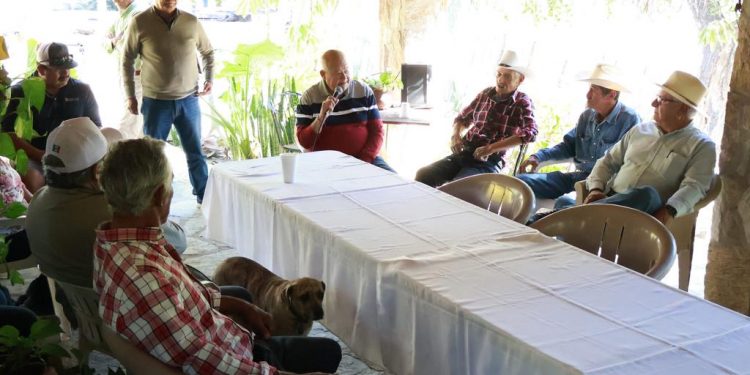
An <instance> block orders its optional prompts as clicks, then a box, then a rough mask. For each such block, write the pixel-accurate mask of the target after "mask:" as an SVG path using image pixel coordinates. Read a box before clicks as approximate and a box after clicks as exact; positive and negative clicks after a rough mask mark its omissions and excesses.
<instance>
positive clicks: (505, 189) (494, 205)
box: [438, 173, 534, 224]
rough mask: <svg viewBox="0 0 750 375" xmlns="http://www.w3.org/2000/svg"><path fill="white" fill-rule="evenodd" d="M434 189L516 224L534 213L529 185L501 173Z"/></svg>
mask: <svg viewBox="0 0 750 375" xmlns="http://www.w3.org/2000/svg"><path fill="white" fill-rule="evenodd" d="M438 190H440V191H442V192H444V193H448V194H450V195H452V196H454V197H456V198H459V199H462V200H464V201H466V202H468V203H471V204H473V205H475V206H478V207H480V208H484V209H486V210H488V211H490V212H492V213H496V214H498V215H500V216H502V217H505V218H508V219H511V220H513V221H517V222H519V223H524V224H525V223H526V221H527V220H528V219H529V215H530V214H531V213H532V212H533V211H534V192H533V191H531V188H530V187H529V185H526V183H525V182H523V181H521V180H519V179H517V178H515V177H513V176H508V175H504V174H497V173H485V174H478V175H474V176H469V177H465V178H462V179H459V180H455V181H451V182H449V183H447V184H445V185H443V186H441V187H439V188H438Z"/></svg>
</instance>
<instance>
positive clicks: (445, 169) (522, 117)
mask: <svg viewBox="0 0 750 375" xmlns="http://www.w3.org/2000/svg"><path fill="white" fill-rule="evenodd" d="M526 74H527V70H526V69H525V68H524V67H523V66H522V65H521V64H520V63H519V61H518V56H517V55H516V53H515V52H513V51H506V52H505V53H504V54H503V57H502V58H501V59H500V62H499V64H498V67H497V76H496V79H495V86H494V87H488V88H486V89H484V90H482V91H481V92H480V93H479V94H478V95H477V96H476V98H474V100H473V101H472V102H471V104H469V105H468V106H467V107H466V108H464V109H463V110H462V111H461V112H460V113H459V114H458V116H456V119H455V120H454V123H453V136H452V137H451V151H453V154H452V155H449V156H446V157H445V158H443V159H441V160H438V161H436V162H435V163H432V164H430V165H428V166H426V167H423V168H422V169H420V170H419V171H417V175H416V177H415V180H417V181H419V182H422V183H424V184H426V185H429V186H433V187H435V186H440V185H442V184H444V183H446V182H448V181H452V180H455V179H459V178H463V177H467V176H471V175H475V174H480V173H495V172H499V171H500V169H501V168H502V167H503V166H504V165H505V160H504V156H505V152H506V151H507V150H508V149H509V148H511V147H514V146H518V145H520V144H524V143H529V142H533V141H534V139H535V138H536V134H537V126H536V121H535V120H534V104H533V103H532V102H531V98H529V96H528V95H526V94H524V93H523V92H520V91H518V86H519V85H520V84H521V83H522V82H523V80H524V78H525V76H526ZM465 129H468V131H466V133H465V134H464V135H463V136H462V135H461V133H462V132H463V131H464V130H465Z"/></svg>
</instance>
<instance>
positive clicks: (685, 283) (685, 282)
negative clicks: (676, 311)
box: [675, 225, 695, 292]
mask: <svg viewBox="0 0 750 375" xmlns="http://www.w3.org/2000/svg"><path fill="white" fill-rule="evenodd" d="M678 237H679V238H675V242H676V244H677V264H678V266H679V268H678V269H679V275H678V276H679V282H678V286H679V288H680V289H682V290H684V291H686V292H687V291H688V289H689V287H690V273H691V272H692V266H693V244H694V241H695V225H693V226H692V228H691V230H690V233H689V235H686V236H678Z"/></svg>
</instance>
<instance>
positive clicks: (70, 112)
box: [2, 43, 102, 193]
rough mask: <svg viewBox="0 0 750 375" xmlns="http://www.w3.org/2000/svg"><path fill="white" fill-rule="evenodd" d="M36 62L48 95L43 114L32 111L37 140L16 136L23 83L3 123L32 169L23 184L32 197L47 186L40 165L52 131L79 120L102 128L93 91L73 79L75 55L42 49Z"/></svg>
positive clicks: (61, 48)
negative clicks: (73, 120) (65, 123)
mask: <svg viewBox="0 0 750 375" xmlns="http://www.w3.org/2000/svg"><path fill="white" fill-rule="evenodd" d="M36 61H37V70H36V73H35V74H37V75H38V76H39V77H41V78H42V79H43V80H44V84H45V88H46V93H45V94H46V95H45V98H44V104H43V105H42V108H41V110H39V111H36V110H35V109H33V108H32V113H33V123H34V131H35V132H36V134H35V136H34V137H33V138H32V139H31V141H30V142H29V141H26V140H24V139H21V138H18V137H17V136H16V135H15V123H16V118H17V117H18V104H19V102H20V100H18V99H17V98H21V97H23V96H24V91H23V88H22V85H21V83H19V84H17V85H14V86H13V87H12V88H11V98H14V99H11V101H10V103H9V104H8V110H7V112H6V115H5V117H4V118H3V120H2V131H3V132H9V133H10V137H11V139H13V143H14V145H15V147H16V149H22V150H24V151H25V152H26V154H27V155H28V157H29V167H30V168H29V170H28V173H27V174H26V176H25V177H24V183H25V184H26V187H28V188H29V190H31V192H32V193H33V192H36V190H38V189H39V188H40V187H42V186H43V185H44V177H43V175H42V172H41V171H42V164H41V163H42V157H43V156H44V149H45V147H46V145H47V135H48V134H49V133H50V132H51V131H52V130H54V129H55V128H57V127H58V126H60V123H62V122H63V121H65V120H68V119H72V118H76V117H88V118H90V119H91V121H93V122H94V123H95V124H96V125H97V126H101V124H102V122H101V119H100V118H99V107H98V105H97V104H96V99H95V98H94V94H93V93H92V92H91V88H90V87H89V86H88V85H87V84H84V83H82V82H80V81H78V80H76V79H74V78H71V77H70V69H71V68H74V67H76V66H77V65H78V64H77V63H76V62H75V61H74V60H73V55H71V54H69V53H68V47H67V46H66V45H64V44H61V43H45V44H41V45H39V47H38V48H37V54H36Z"/></svg>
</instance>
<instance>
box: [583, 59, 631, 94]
mask: <svg viewBox="0 0 750 375" xmlns="http://www.w3.org/2000/svg"><path fill="white" fill-rule="evenodd" d="M579 81H583V82H589V83H591V84H593V85H597V86H601V87H604V88H608V89H610V90H615V91H620V92H622V91H628V92H629V91H630V90H629V89H628V88H627V86H626V85H625V84H623V83H622V82H623V77H622V72H620V69H618V68H617V67H616V66H614V65H609V64H597V65H596V66H595V67H594V70H593V71H591V73H590V74H588V75H584V76H583V77H582V78H579Z"/></svg>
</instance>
